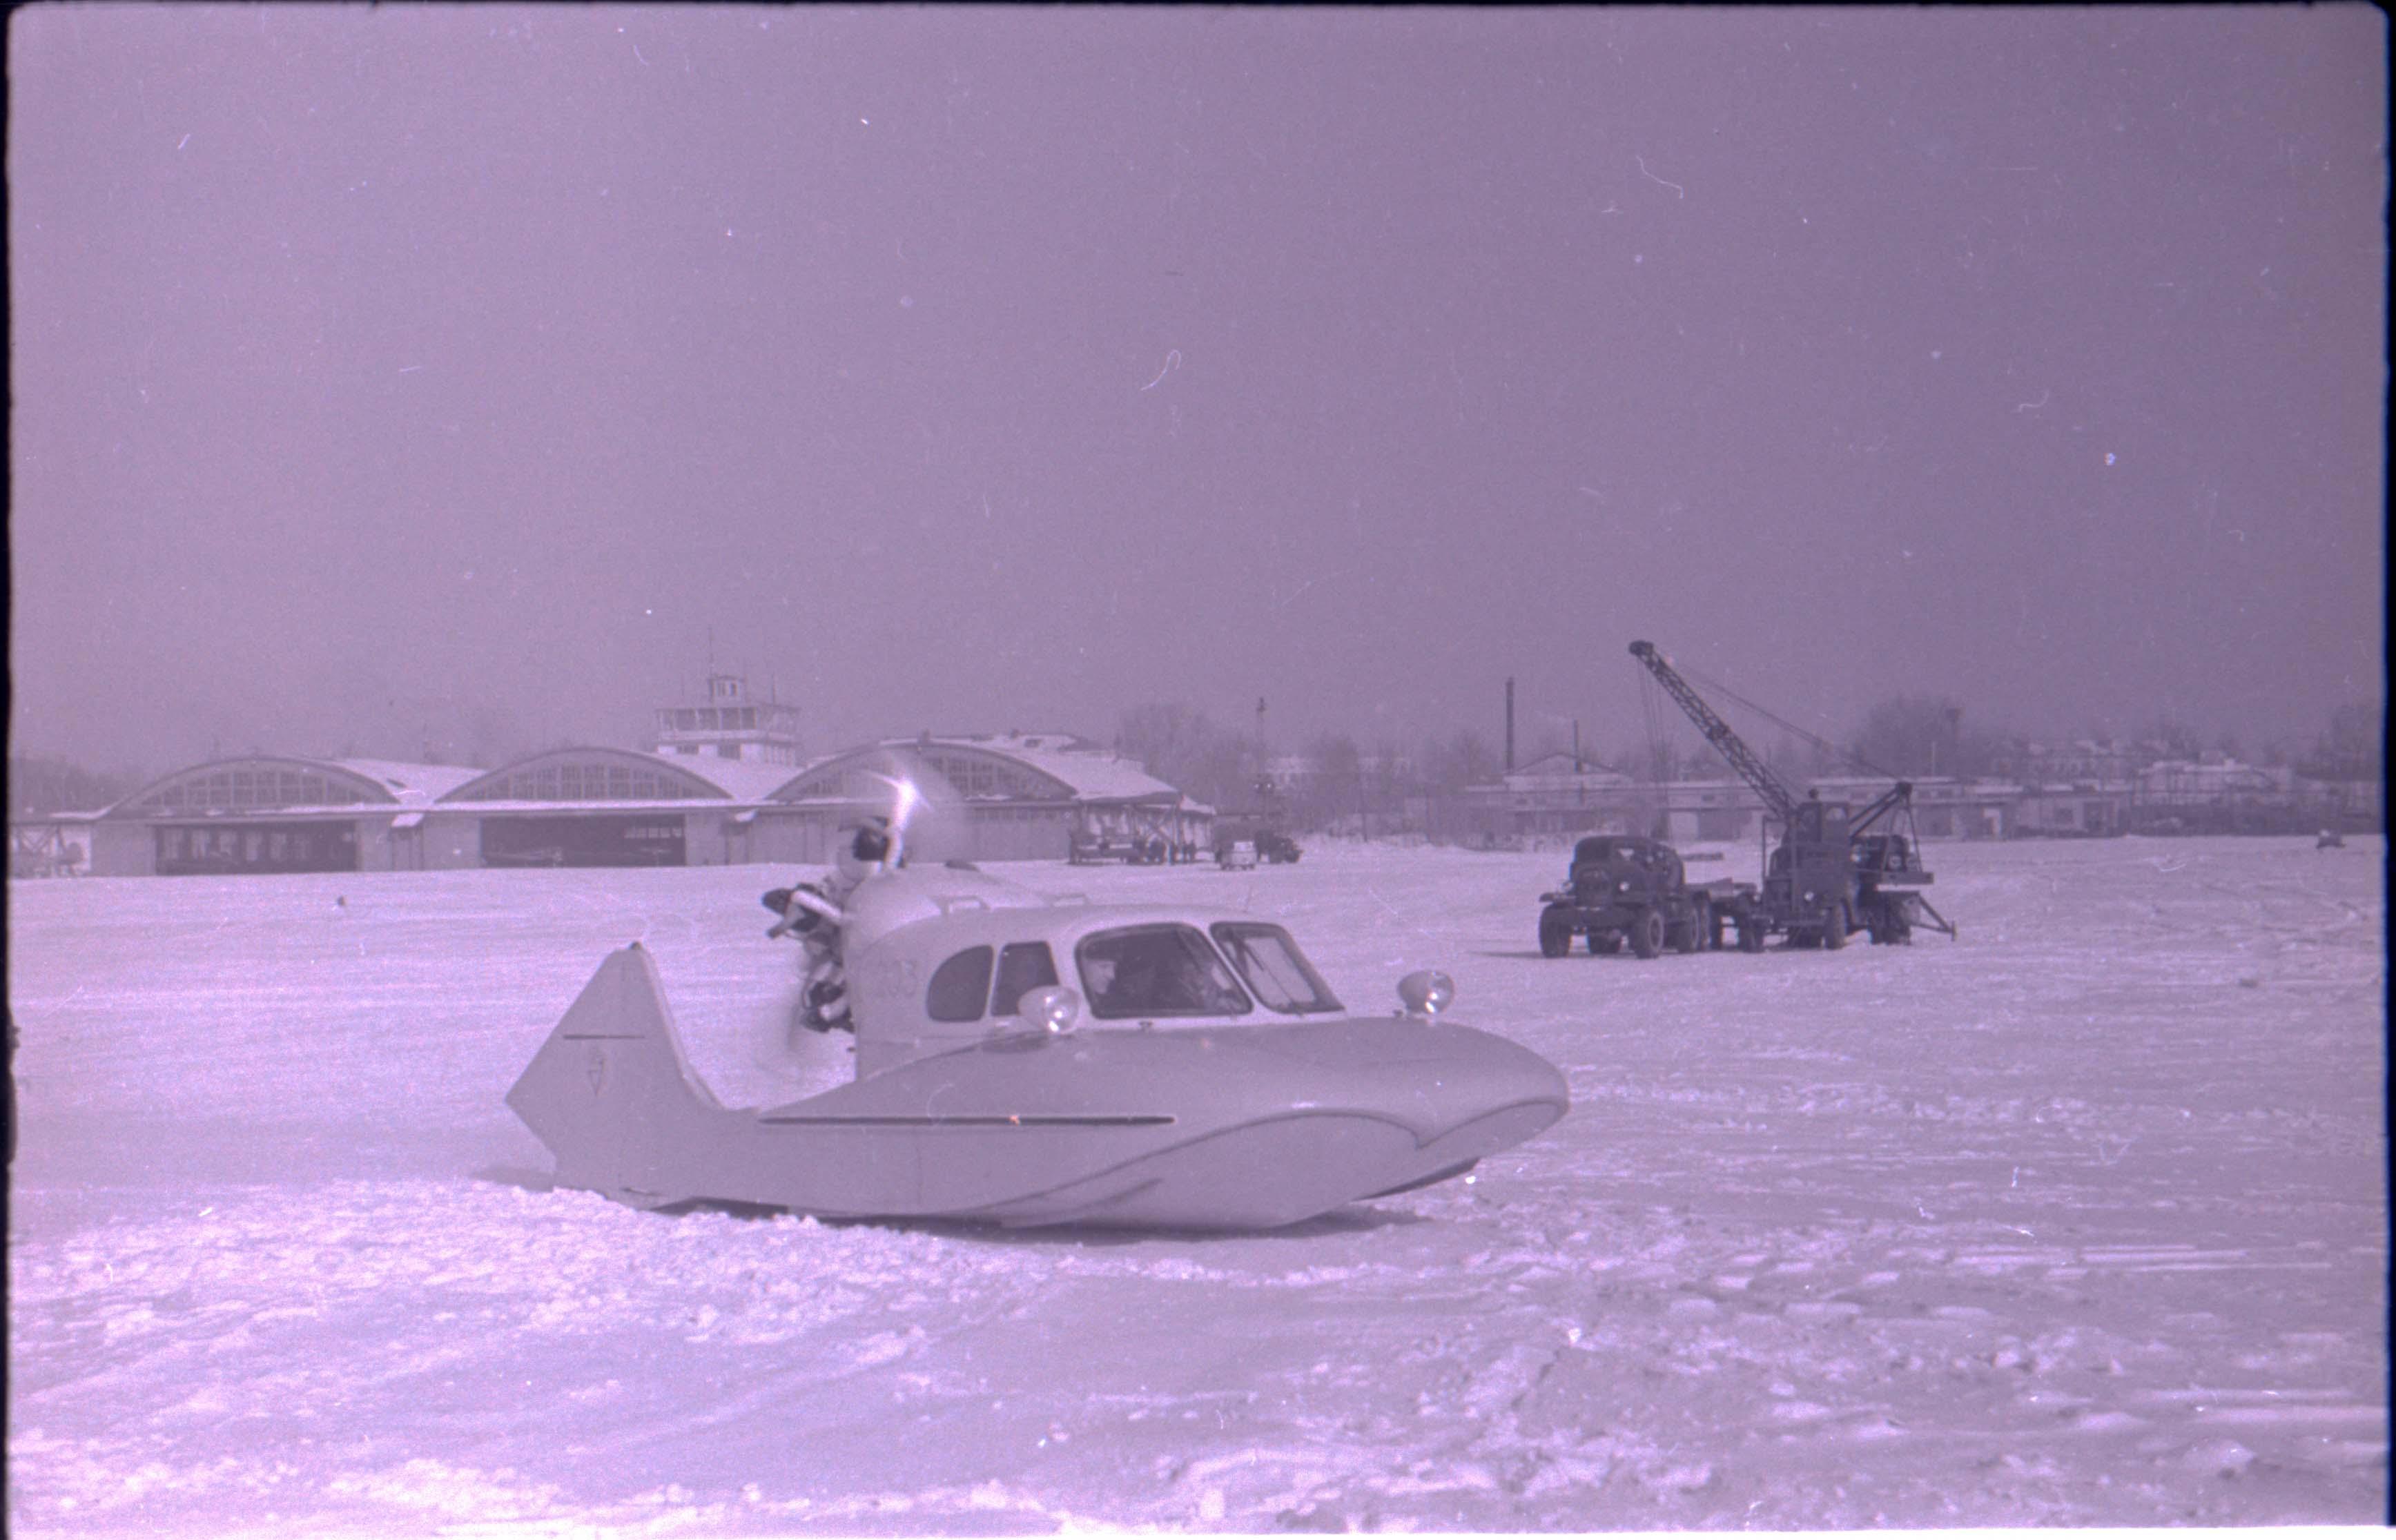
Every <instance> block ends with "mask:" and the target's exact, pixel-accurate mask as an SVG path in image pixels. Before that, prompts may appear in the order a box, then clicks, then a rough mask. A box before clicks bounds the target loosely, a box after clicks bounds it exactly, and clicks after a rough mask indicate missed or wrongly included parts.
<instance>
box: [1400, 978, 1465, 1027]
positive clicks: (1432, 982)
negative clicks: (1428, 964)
mask: <svg viewBox="0 0 2396 1540" xmlns="http://www.w3.org/2000/svg"><path fill="white" fill-rule="evenodd" d="M1398 999H1399V1000H1400V1002H1403V1003H1404V1005H1405V1008H1406V1015H1408V1016H1425V1017H1431V1016H1438V1015H1439V1013H1440V1012H1442V1011H1444V1010H1446V1009H1447V1008H1448V1006H1449V1004H1451V1003H1452V1002H1454V1001H1455V999H1456V980H1455V979H1453V978H1450V977H1448V976H1447V975H1445V974H1444V973H1441V972H1440V971H1439V970H1438V969H1436V968H1425V969H1423V970H1421V971H1420V972H1419V973H1410V974H1408V975H1406V976H1405V977H1404V978H1401V979H1399V980H1398Z"/></svg>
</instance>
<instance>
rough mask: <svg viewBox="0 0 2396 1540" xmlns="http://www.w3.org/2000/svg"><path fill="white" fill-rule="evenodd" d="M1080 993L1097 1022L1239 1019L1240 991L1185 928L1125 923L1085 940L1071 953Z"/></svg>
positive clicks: (1243, 996) (1245, 1004) (1243, 1000)
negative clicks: (1162, 1018)
mask: <svg viewBox="0 0 2396 1540" xmlns="http://www.w3.org/2000/svg"><path fill="white" fill-rule="evenodd" d="M1073 961H1074V963H1076V964H1077V965H1078V966H1079V967H1080V969H1081V973H1082V994H1083V997H1084V998H1085V999H1086V1000H1087V1001H1088V1002H1090V1014H1091V1015H1092V1016H1097V1017H1099V1018H1100V1019H1103V1020H1123V1019H1125V1018H1127V1017H1133V1016H1245V1015H1246V1014H1247V1013H1248V1011H1249V1010H1250V1009H1251V1006H1250V1004H1249V1001H1248V997H1247V993H1246V991H1245V990H1243V989H1241V988H1240V985H1239V981H1238V980H1237V979H1235V978H1233V977H1232V976H1231V969H1229V968H1227V967H1225V966H1224V965H1223V960H1222V958H1220V957H1218V956H1217V955H1216V952H1215V949H1214V948H1213V947H1211V946H1209V945H1207V943H1206V937H1205V936H1203V935H1202V934H1200V933H1199V932H1198V931H1197V930H1196V929H1195V928H1194V927H1192V926H1190V925H1176V924H1165V925H1127V926H1125V927H1124V928H1123V929H1121V930H1109V931H1099V932H1098V934H1096V935H1094V936H1085V937H1083V939H1082V943H1081V945H1080V946H1078V947H1076V948H1074V949H1073Z"/></svg>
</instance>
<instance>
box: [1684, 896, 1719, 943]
mask: <svg viewBox="0 0 2396 1540" xmlns="http://www.w3.org/2000/svg"><path fill="white" fill-rule="evenodd" d="M1712 909H1713V906H1712V905H1710V904H1709V903H1707V902H1706V901H1705V900H1704V899H1702V898H1701V899H1699V900H1698V901H1697V908H1696V909H1693V910H1691V911H1690V914H1689V925H1688V930H1687V932H1686V933H1685V934H1684V936H1683V937H1682V941H1681V950H1683V951H1684V952H1694V951H1703V950H1705V949H1706V934H1707V933H1708V932H1709V931H1710V930H1712V929H1713V928H1714V923H1713V916H1712V912H1711V911H1712Z"/></svg>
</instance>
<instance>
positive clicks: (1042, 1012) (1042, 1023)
mask: <svg viewBox="0 0 2396 1540" xmlns="http://www.w3.org/2000/svg"><path fill="white" fill-rule="evenodd" d="M1015 1014H1016V1015H1017V1016H1020V1017H1022V1018H1023V1024H1024V1025H1025V1026H1026V1027H1029V1028H1031V1029H1032V1030H1033V1031H1036V1032H1046V1033H1047V1034H1048V1035H1049V1036H1051V1037H1059V1036H1062V1035H1063V1034H1065V1033H1067V1032H1070V1031H1072V1029H1073V1023H1075V1022H1076V1021H1079V1020H1080V1019H1081V1018H1082V997H1081V996H1080V995H1078V994H1075V993H1074V992H1073V991H1072V990H1071V989H1067V988H1065V986H1063V985H1062V984H1051V985H1049V986H1047V987H1046V988H1045V989H1032V990H1030V991H1027V992H1026V993H1025V995H1024V996H1023V998H1022V999H1021V1000H1019V1001H1018V1002H1016V1005H1015Z"/></svg>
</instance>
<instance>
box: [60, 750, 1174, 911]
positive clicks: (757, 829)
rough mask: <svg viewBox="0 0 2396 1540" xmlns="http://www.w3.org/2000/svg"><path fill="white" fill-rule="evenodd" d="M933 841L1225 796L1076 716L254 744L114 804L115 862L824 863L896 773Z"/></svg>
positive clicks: (1090, 833) (97, 831)
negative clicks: (729, 736)
mask: <svg viewBox="0 0 2396 1540" xmlns="http://www.w3.org/2000/svg"><path fill="white" fill-rule="evenodd" d="M900 779H904V780H906V781H908V782H910V783H912V785H913V786H914V787H915V789H916V792H917V794H919V795H921V796H922V797H924V798H925V801H926V802H927V803H929V804H930V809H931V810H930V811H929V812H928V813H926V814H925V815H924V816H923V817H922V819H921V821H920V822H919V823H918V824H916V825H914V826H912V827H913V831H914V833H915V835H916V836H917V838H916V841H915V843H916V846H917V853H918V855H919V856H923V857H925V858H932V859H943V858H952V857H960V856H961V857H965V858H968V859H976V860H1011V859H1026V858H1032V859H1040V858H1045V859H1057V858H1059V857H1062V856H1067V855H1068V854H1070V853H1072V851H1074V850H1076V849H1077V848H1080V847H1081V843H1083V842H1088V841H1093V840H1106V841H1117V842H1120V841H1146V840H1149V839H1152V838H1162V839H1164V840H1166V841H1168V842H1170V843H1172V844H1173V845H1175V846H1177V847H1181V848H1185V849H1188V850H1191V851H1195V850H1196V849H1198V848H1201V847H1203V845H1204V844H1205V841H1206V827H1205V826H1206V824H1207V823H1209V822H1210V821H1211V818H1212V812H1211V810H1210V809H1207V808H1205V807H1203V806H1200V805H1199V804H1196V803H1191V802H1190V801H1189V799H1187V798H1185V797H1183V796H1182V795H1181V794H1180V793H1179V792H1178V791H1177V790H1175V789H1174V788H1172V787H1170V786H1167V785H1165V783H1164V782H1162V781H1159V780H1157V779H1155V778H1154V777H1151V776H1149V775H1147V774H1146V773H1145V772H1143V771H1141V770H1140V769H1139V768H1138V766H1136V765H1133V764H1131V763H1128V762H1126V761H1124V760H1121V759H1118V758H1116V757H1115V756H1114V755H1112V754H1109V753H1105V752H1102V751H1099V750H1095V749H1092V748H1091V747H1089V746H1088V745H1086V744H1084V743H1082V742H1081V741H1080V740H1078V739H1073V738H1070V737H1065V736H1063V735H1018V734H1010V735H1007V736H1005V737H928V736H926V737H915V738H896V739H890V740H886V741H885V742H881V743H873V744H866V745H861V746H859V747H858V748H855V749H850V750H843V751H842V752H840V753H836V754H832V755H828V756H826V757H824V758H821V759H819V760H816V761H814V762H812V763H808V764H805V765H801V766H798V767H797V768H796V769H793V768H792V767H791V766H788V765H775V764H766V763H758V762H755V761H745V760H725V759H711V758H707V757H704V756H691V755H666V754H655V753H643V752H636V751H634V750H624V749H610V748H601V747H582V748H570V749H557V750H548V751H545V752H542V753H539V754H533V755H529V756H527V757H526V758H524V759H521V760H517V761H515V762H513V763H509V764H505V765H502V766H500V767H499V768H498V769H496V770H489V771H485V770H479V769H474V768H471V767H467V766H460V765H439V764H407V763H395V762H388V761H379V760H359V759H339V760H334V759H313V758H302V757H296V756H278V755H251V756H248V757H246V758H240V759H231V760H220V761H215V762H211V763H205V764H197V765H193V766H191V767H189V768H187V769H184V770H179V771H177V772H175V773H174V774H172V775H169V776H166V777H160V778H159V779H158V780H156V781H153V782H152V783H151V784H150V785H148V786H145V787H143V788H142V789H141V790H139V791H136V792H134V793H133V794H132V795H131V796H128V797H126V798H125V799H124V800H123V801H121V802H119V803H115V804H114V805H113V806H112V807H110V808H108V809H107V810H106V811H105V812H103V813H102V814H101V815H100V816H99V818H98V819H97V820H96V822H95V823H94V825H93V841H92V868H91V869H92V871H93V873H94V874H95V875H100V876H111V875H114V876H126V875H140V874H148V873H153V872H156V873H164V874H182V873H219V874H229V873H236V872H246V871H357V870H425V869H439V868H456V867H474V866H683V865H691V866H715V865H736V864H742V863H749V862H761V861H771V862H792V863H796V864H822V863H825V862H828V861H829V860H830V859H831V857H832V848H833V844H834V842H835V838H836V836H837V834H838V832H839V830H841V829H842V828H844V827H845V826H846V825H847V824H849V823H851V822H853V821H854V820H855V819H856V818H857V817H858V816H859V815H860V814H861V813H864V812H866V811H883V810H885V809H886V808H887V807H888V806H889V805H890V802H891V798H892V797H893V795H894V782H895V781H897V780H900Z"/></svg>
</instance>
